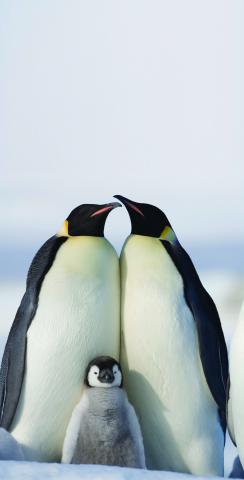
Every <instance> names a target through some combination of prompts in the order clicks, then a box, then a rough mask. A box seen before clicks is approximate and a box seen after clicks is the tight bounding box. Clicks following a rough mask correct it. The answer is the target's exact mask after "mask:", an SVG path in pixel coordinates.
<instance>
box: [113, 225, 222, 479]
mask: <svg viewBox="0 0 244 480" xmlns="http://www.w3.org/2000/svg"><path fill="white" fill-rule="evenodd" d="M121 262H122V277H121V278H122V305H121V308H122V353H121V355H122V358H121V361H122V367H123V368H124V370H125V373H124V376H125V385H126V386H127V388H128V394H129V397H130V399H131V401H132V403H133V404H134V406H135V408H136V410H137V413H138V415H139V418H140V422H141V426H142V432H143V437H144V442H145V451H146V459H147V465H148V467H149V468H153V469H164V470H175V471H181V472H191V473H193V474H196V475H214V474H219V475H221V474H222V473H223V447H224V437H223V432H222V429H221V427H220V424H219V418H218V412H217V406H216V403H215V401H214V400H213V398H212V395H211V393H210V391H209V388H208V386H207V383H206V380H205V376H204V373H203V369H202V364H201V360H200V355H199V347H198V338H197V331H196V327H195V323H194V319H193V316H192V313H191V311H190V309H189V308H188V306H187V304H186V301H185V298H184V289H183V281H182V278H181V276H180V274H179V273H178V271H177V269H176V267H175V266H174V264H173V262H172V260H171V259H170V257H169V255H168V253H167V251H166V250H165V248H164V247H163V245H162V244H161V242H159V241H158V240H156V239H152V238H149V237H142V236H133V235H132V236H131V237H129V239H128V241H127V243H126V245H125V247H124V251H123V254H122V259H121Z"/></svg>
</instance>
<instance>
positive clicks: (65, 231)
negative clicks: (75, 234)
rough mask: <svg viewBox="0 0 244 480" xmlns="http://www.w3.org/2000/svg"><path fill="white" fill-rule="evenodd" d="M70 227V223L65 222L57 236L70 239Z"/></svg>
mask: <svg viewBox="0 0 244 480" xmlns="http://www.w3.org/2000/svg"><path fill="white" fill-rule="evenodd" d="M68 226H69V222H68V220H65V221H64V223H63V225H62V227H61V228H60V230H59V231H58V233H57V236H58V237H70V235H69V233H68Z"/></svg>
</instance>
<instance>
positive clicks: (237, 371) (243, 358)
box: [228, 303, 244, 478]
mask: <svg viewBox="0 0 244 480" xmlns="http://www.w3.org/2000/svg"><path fill="white" fill-rule="evenodd" d="M228 393H229V394H228V397H229V398H228V429H229V433H230V436H231V438H232V440H233V442H234V443H235V445H236V446H237V450H238V454H239V457H240V462H241V464H242V467H243V468H244V303H243V305H242V308H241V312H240V316H239V320H238V323H237V326H236V329H235V331H234V335H233V338H232V341H231V346H230V381H229V392H228ZM236 464H238V460H237V462H236ZM241 478H243V474H242V477H241Z"/></svg>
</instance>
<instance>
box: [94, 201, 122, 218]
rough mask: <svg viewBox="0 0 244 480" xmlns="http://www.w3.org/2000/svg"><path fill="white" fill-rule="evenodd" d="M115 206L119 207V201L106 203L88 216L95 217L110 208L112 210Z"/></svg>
mask: <svg viewBox="0 0 244 480" xmlns="http://www.w3.org/2000/svg"><path fill="white" fill-rule="evenodd" d="M117 207H121V205H120V203H119V202H113V203H108V204H107V205H104V207H102V208H99V210H97V211H96V212H94V213H92V214H91V215H90V218H92V217H96V216H97V215H101V214H102V213H106V212H109V211H110V210H113V209H114V208H117Z"/></svg>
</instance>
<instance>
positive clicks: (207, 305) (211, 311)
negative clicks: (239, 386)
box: [163, 240, 229, 430]
mask: <svg viewBox="0 0 244 480" xmlns="http://www.w3.org/2000/svg"><path fill="white" fill-rule="evenodd" d="M163 245H164V247H165V248H166V250H167V251H168V253H169V255H170V256H171V258H172V260H173V262H174V264H175V266H176V268H177V270H178V271H179V273H180V274H181V276H182V279H183V283H184V295H185V299H186V302H187V304H188V306H189V308H190V310H191V312H192V315H193V317H194V320H195V323H196V327H197V333H198V341H199V351H200V357H201V362H202V367H203V371H204V374H205V378H206V381H207V384H208V386H209V389H210V391H211V393H212V396H213V398H214V400H215V402H216V403H217V405H218V407H219V410H220V417H221V423H222V426H223V429H224V430H225V428H226V401H227V382H228V375H229V367H228V354H227V348H226V343H225V338H224V334H223V331H222V327H221V323H220V318H219V314H218V311H217V308H216V306H215V303H214V302H213V300H212V298H211V297H210V295H209V294H208V292H207V291H206V290H205V288H204V287H203V285H202V283H201V281H200V279H199V276H198V274H197V272H196V269H195V267H194V265H193V263H192V261H191V259H190V257H189V255H188V254H187V253H186V251H185V250H184V249H183V248H182V246H181V245H180V243H179V242H178V240H175V241H174V243H170V242H167V241H165V240H163Z"/></svg>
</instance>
